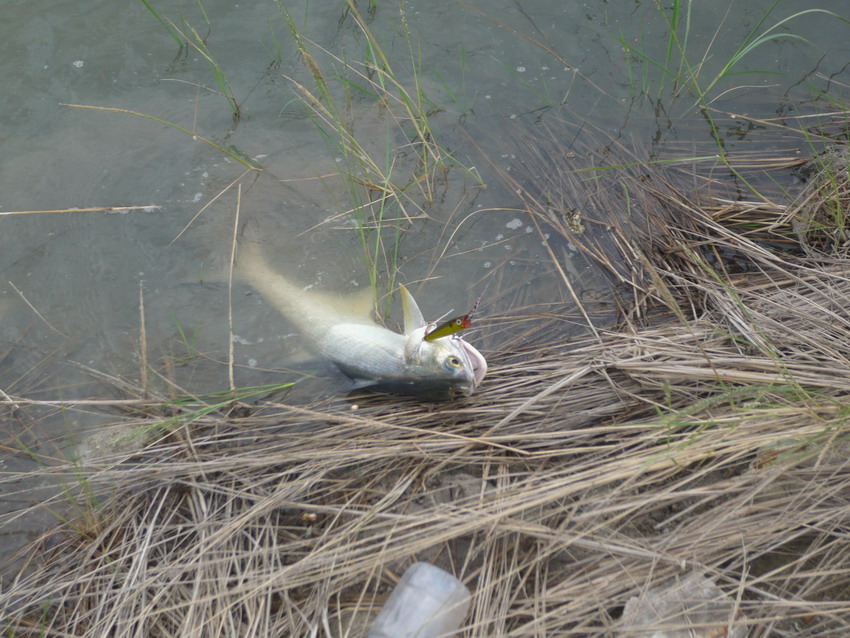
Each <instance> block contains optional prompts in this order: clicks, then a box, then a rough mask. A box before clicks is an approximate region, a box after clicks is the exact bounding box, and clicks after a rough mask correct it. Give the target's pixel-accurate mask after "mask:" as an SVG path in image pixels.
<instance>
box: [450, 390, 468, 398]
mask: <svg viewBox="0 0 850 638" xmlns="http://www.w3.org/2000/svg"><path fill="white" fill-rule="evenodd" d="M451 394H452V396H453V397H465V396H466V392H464V391H463V390H458V389H453V390H452V392H451Z"/></svg>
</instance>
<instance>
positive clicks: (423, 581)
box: [367, 563, 470, 638]
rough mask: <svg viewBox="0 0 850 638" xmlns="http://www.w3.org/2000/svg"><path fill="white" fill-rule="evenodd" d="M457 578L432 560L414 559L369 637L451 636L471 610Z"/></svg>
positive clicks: (431, 637) (465, 591)
mask: <svg viewBox="0 0 850 638" xmlns="http://www.w3.org/2000/svg"><path fill="white" fill-rule="evenodd" d="M469 601H470V595H469V590H468V589H467V588H466V586H465V585H464V584H463V583H462V582H460V581H459V580H458V579H457V578H455V577H454V576H452V575H451V574H449V573H448V572H445V571H443V570H442V569H440V568H439V567H435V566H434V565H431V564H430V563H414V564H413V565H411V566H410V567H409V568H408V569H407V571H406V572H404V576H402V577H401V580H400V581H398V585H396V587H395V589H394V590H393V592H392V594H390V597H389V598H388V599H387V602H386V603H384V606H383V607H382V608H381V611H380V612H378V615H377V617H376V618H375V622H373V623H372V627H371V628H370V629H369V634H368V636H367V638H449V637H450V636H454V635H455V633H456V632H457V630H458V628H459V627H460V625H461V623H462V622H463V620H464V618H466V612H467V611H469Z"/></svg>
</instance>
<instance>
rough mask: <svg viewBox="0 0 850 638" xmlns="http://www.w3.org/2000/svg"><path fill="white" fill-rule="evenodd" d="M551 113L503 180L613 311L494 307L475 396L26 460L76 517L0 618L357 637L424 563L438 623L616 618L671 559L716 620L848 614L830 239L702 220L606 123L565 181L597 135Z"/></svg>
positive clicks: (130, 630) (751, 627) (373, 403)
mask: <svg viewBox="0 0 850 638" xmlns="http://www.w3.org/2000/svg"><path fill="white" fill-rule="evenodd" d="M570 126H578V125H573V124H570V123H567V122H561V123H554V124H552V125H551V126H550V128H549V129H548V133H549V135H550V137H549V138H546V139H542V140H541V139H537V140H535V145H534V147H533V148H532V149H528V155H529V158H530V161H529V162H528V163H527V165H526V170H527V171H528V177H529V178H530V179H537V180H538V181H537V182H536V188H532V186H533V184H532V182H531V181H528V180H526V179H525V178H524V176H523V175H522V174H521V171H519V170H516V171H512V172H510V173H505V174H504V175H503V177H504V179H506V180H507V181H506V185H507V186H511V187H513V186H514V185H520V186H522V188H521V189H519V191H520V192H521V193H523V198H524V200H523V203H524V207H525V210H526V212H527V213H528V214H529V215H530V216H532V218H533V219H534V220H535V221H536V222H537V225H538V227H539V228H540V230H541V234H542V233H543V232H544V231H545V232H546V233H549V238H548V240H547V241H548V243H549V246H550V249H551V251H552V253H551V254H552V255H553V259H555V260H558V259H560V255H561V254H562V251H564V250H566V245H567V244H568V243H572V244H574V245H576V246H578V247H579V249H580V250H582V251H583V252H584V253H585V254H587V255H588V256H589V257H590V258H592V259H594V260H596V261H597V262H598V264H599V265H600V266H601V267H602V268H605V269H606V270H608V271H609V272H610V275H611V278H612V280H613V281H615V282H617V285H618V287H619V289H620V290H621V292H622V294H621V301H620V303H621V310H622V312H621V318H620V321H619V322H618V323H617V324H616V325H613V326H601V325H600V326H597V327H596V331H595V332H594V333H591V334H589V335H588V336H587V337H584V338H578V339H576V340H574V341H572V342H571V343H564V341H563V332H562V329H561V328H560V327H559V325H560V324H559V321H560V320H561V319H562V315H563V313H561V312H559V313H552V315H551V316H550V317H549V320H548V322H547V321H545V320H544V321H539V322H537V323H535V324H534V325H533V326H530V327H529V328H528V329H527V330H525V331H523V329H521V328H520V327H519V326H521V325H523V324H520V323H517V324H515V326H516V328H515V329H514V330H513V331H512V335H511V336H509V337H505V338H504V339H502V340H501V342H500V343H499V345H498V347H496V348H493V349H491V351H489V352H488V353H487V354H488V358H489V360H490V361H491V363H492V364H493V365H492V368H491V372H490V375H489V376H488V379H487V381H486V383H485V384H484V386H483V387H482V388H481V389H480V392H479V394H476V395H475V396H473V397H471V398H470V399H468V400H465V401H462V402H458V403H454V404H449V405H440V406H435V407H429V408H427V409H426V408H423V406H422V405H420V404H416V403H406V402H402V401H399V400H392V401H388V400H384V399H381V398H368V397H363V398H359V399H356V407H357V409H356V410H355V409H353V407H354V405H353V403H352V400H349V401H345V400H341V399H326V400H322V401H317V402H315V403H313V404H309V405H304V404H296V403H288V402H281V401H275V400H261V401H259V402H257V403H256V404H255V405H253V406H252V407H250V409H240V410H237V411H230V412H223V411H210V412H209V413H207V414H204V415H203V418H188V419H185V420H183V421H180V422H179V423H176V422H174V421H173V418H172V417H171V416H169V415H167V414H163V415H160V416H156V415H148V416H147V418H146V419H145V420H144V422H145V423H146V424H148V425H150V424H152V423H154V424H155V423H160V424H169V426H170V427H169V428H168V433H167V434H165V435H164V436H163V437H162V438H161V439H160V440H159V441H158V442H157V443H156V444H154V445H150V446H148V447H146V448H144V449H142V450H139V451H137V452H134V453H125V454H119V453H115V452H112V453H110V454H107V455H103V456H101V457H99V458H96V459H91V460H89V461H88V462H87V463H86V464H85V465H84V466H82V467H80V466H78V465H75V464H70V463H69V464H58V465H52V466H50V467H49V468H46V469H45V470H43V472H44V473H45V474H46V475H53V476H59V477H62V476H65V477H74V480H83V479H84V480H85V485H86V493H85V494H84V495H83V496H82V497H81V498H82V499H84V500H85V502H88V503H91V502H97V508H89V510H90V511H94V512H96V516H97V520H96V521H95V522H96V524H92V523H89V524H87V525H85V533H82V532H81V529H82V528H80V529H75V528H74V527H73V526H66V527H59V528H58V529H55V530H51V531H50V532H49V533H47V534H45V535H44V537H42V538H41V539H39V540H38V541H36V542H35V543H33V545H32V546H31V547H30V548H29V549H28V550H27V552H28V553H27V554H26V556H27V559H26V565H27V568H26V569H23V570H21V571H20V572H19V573H18V574H16V575H15V576H14V578H12V579H11V580H9V581H8V582H7V584H6V585H4V588H3V590H2V592H0V607H2V609H3V610H4V623H5V630H6V631H7V632H8V633H9V634H10V635H19V636H28V635H36V634H38V635H48V636H50V635H57V636H58V635H121V636H124V635H146V636H174V635H183V634H184V633H191V634H192V635H196V636H207V635H209V636H213V635H215V636H219V635H222V634H227V635H288V636H308V635H309V636H359V635H363V633H364V628H365V626H366V625H367V624H368V622H369V621H370V620H371V619H372V618H373V617H374V614H375V612H376V611H377V609H379V608H380V607H381V605H382V604H383V603H384V602H385V600H386V596H387V593H388V591H389V589H390V587H391V586H392V585H393V584H394V583H395V582H396V581H397V578H398V577H399V575H400V573H401V572H402V571H403V570H404V568H405V567H406V566H407V565H409V564H410V563H411V562H412V561H414V560H429V561H432V562H434V563H437V564H439V565H441V566H443V567H445V568H446V569H448V570H449V571H451V572H453V573H454V574H456V575H457V576H458V577H460V578H461V579H462V580H463V581H464V582H465V583H466V584H467V585H469V587H470V589H471V590H472V592H473V603H472V610H471V613H470V616H469V617H468V618H467V620H466V623H465V628H464V630H463V633H462V635H464V636H470V637H471V636H488V637H489V636H505V635H511V636H517V637H521V636H528V637H532V636H566V635H576V636H587V635H628V634H626V633H625V631H626V629H625V628H624V627H623V625H622V620H621V614H622V611H623V607H624V605H626V603H627V602H628V601H629V599H630V598H632V597H635V596H639V595H641V594H642V592H646V590H648V589H649V588H650V587H655V586H656V585H658V584H663V583H669V582H677V581H679V580H682V581H684V580H685V578H684V577H685V576H686V575H687V574H689V573H692V572H697V573H700V574H705V575H706V576H708V577H710V578H711V579H712V580H713V581H714V582H715V583H716V584H717V585H718V586H719V588H720V592H721V594H722V595H723V596H725V599H727V600H728V601H731V602H730V609H731V610H732V611H731V612H730V613H729V614H728V615H724V616H723V617H721V618H718V619H716V620H717V624H716V626H715V627H714V629H717V631H718V632H719V631H720V630H721V628H722V629H723V630H724V631H725V630H727V628H728V627H732V628H744V627H746V628H748V632H749V633H748V635H749V636H776V635H780V636H782V635H789V636H790V635H794V636H835V637H836V638H837V637H839V636H844V635H846V626H847V623H848V621H850V606H848V603H847V600H848V595H850V569H848V568H847V567H846V566H847V565H848V564H850V540H849V539H848V538H847V534H846V529H847V526H848V525H850V498H848V494H850V460H848V459H849V458H850V428H848V425H847V424H848V415H850V345H848V340H847V338H846V335H847V334H848V330H850V276H849V275H850V271H848V268H847V264H846V260H845V259H843V257H842V256H841V254H840V252H839V253H838V254H835V253H827V252H826V250H824V251H820V252H819V253H817V254H815V253H812V252H810V251H807V250H806V247H805V246H804V245H803V244H801V243H798V245H797V246H796V247H794V246H791V245H790V243H786V244H785V245H783V246H782V249H781V250H777V249H775V248H774V247H773V245H772V244H771V243H770V242H769V241H766V240H765V239H764V237H766V236H763V237H755V238H754V237H753V236H752V235H751V234H748V233H747V232H742V230H741V229H740V224H741V223H743V222H744V221H745V219H746V217H747V215H748V213H749V214H751V215H752V216H753V217H754V218H755V219H756V220H759V219H760V217H761V215H762V213H761V211H759V210H757V209H755V208H752V207H750V208H748V207H747V206H746V205H745V204H746V202H743V203H742V204H741V206H740V207H739V210H738V211H737V213H736V215H735V216H734V217H730V216H727V217H724V218H722V219H718V218H717V216H716V215H715V214H714V212H713V210H712V206H713V205H714V202H715V201H716V200H715V198H716V197H717V193H718V192H722V191H723V190H724V188H725V187H724V185H723V184H722V183H720V182H718V181H717V180H716V178H714V177H711V176H710V169H708V170H707V171H706V173H701V172H700V170H701V167H702V168H705V167H706V165H705V164H704V163H698V162H694V163H693V166H692V169H691V170H692V171H693V174H691V175H687V174H686V173H685V171H682V170H681V169H680V168H675V169H674V168H673V167H665V166H664V165H645V166H640V165H639V162H637V161H636V158H637V157H638V156H639V153H638V152H637V151H635V150H634V149H628V148H626V147H624V146H622V145H619V144H617V143H615V142H612V143H611V144H609V145H608V147H607V149H606V151H605V157H606V158H607V160H608V161H609V162H610V161H611V156H612V155H613V156H614V157H615V158H616V159H617V162H616V163H617V164H619V165H621V166H622V167H623V168H621V169H618V170H616V171H613V170H612V171H605V172H603V173H594V174H593V177H592V178H589V177H588V174H587V173H586V172H581V169H583V168H585V167H586V166H588V165H591V166H592V165H594V164H595V163H596V162H597V160H598V158H597V157H595V156H594V155H593V154H592V149H593V148H598V145H596V144H590V143H589V144H588V146H587V148H586V149H585V148H582V149H580V150H581V151H582V152H579V153H576V154H575V155H574V156H572V157H567V156H566V155H565V154H564V153H563V152H560V150H561V149H560V147H559V143H560V140H563V139H565V138H568V137H569V136H568V135H567V133H568V132H569V131H567V130H565V128H559V127H570ZM570 139H572V138H570ZM585 151H587V152H585ZM556 152H558V153H559V154H557V155H554V153H556ZM535 157H536V158H537V159H538V160H539V161H540V162H544V163H546V165H547V166H550V167H552V170H550V171H549V172H548V173H547V174H546V175H547V177H546V180H545V181H543V182H542V183H541V182H540V177H539V175H540V172H539V171H537V170H536V167H535V164H534V161H533V159H534V158H535ZM553 158H557V161H553ZM733 159H734V158H733ZM765 164H766V165H769V166H771V167H773V166H774V164H775V158H766V160H765ZM792 165H793V163H790V159H789V164H788V166H792ZM771 170H776V169H775V168H771ZM818 174H820V173H818ZM836 174H837V171H833V172H832V173H830V175H831V176H834V175H836ZM694 175H701V176H702V177H704V178H705V179H703V180H694V179H693V177H694ZM534 176H537V177H534ZM818 181H819V178H818V177H816V176H815V177H813V178H812V183H818ZM825 182H826V183H827V184H828V186H826V188H829V189H833V188H834V187H835V185H836V184H835V183H834V182H833V177H829V178H827V179H826V180H825ZM695 184H699V185H700V186H699V187H698V188H696V189H694V185H695ZM685 185H690V190H686V189H685ZM778 192H779V194H780V195H782V192H781V191H778ZM554 194H561V196H562V197H563V199H562V200H558V201H555V200H553V195H554ZM576 201H581V202H582V207H581V210H578V211H576V210H574V211H573V212H571V213H569V214H566V213H567V209H568V208H569V207H570V206H574V204H575V202H576ZM771 205H772V206H774V207H776V208H777V209H780V208H783V207H784V210H785V213H786V214H790V211H791V210H792V209H793V208H794V206H796V205H797V204H796V203H795V202H794V200H793V198H786V199H784V200H783V199H781V198H777V199H774V200H771ZM624 210H628V212H629V215H628V216H624V215H622V214H621V213H622V211H624ZM614 211H617V213H615V212H614ZM576 215H578V217H577V216H576ZM728 219H734V220H735V223H734V224H728V223H726V222H725V221H724V220H728ZM785 238H786V240H787V241H788V242H790V241H791V240H792V239H793V235H790V236H787V235H786V236H785ZM834 246H835V244H831V243H827V244H825V248H829V247H834ZM565 285H566V283H565ZM563 312H564V313H566V312H570V313H571V314H581V313H578V312H577V311H576V309H575V308H574V307H572V308H571V307H570V306H567V307H566V308H565V309H564V311H563ZM583 316H585V317H589V316H591V313H590V312H584V313H583ZM137 395H138V393H137V394H136V395H134V396H137ZM221 398H222V400H225V398H226V397H225V396H222V397H221ZM16 399H17V400H18V404H19V405H18V410H19V412H17V415H18V416H17V417H15V418H23V414H24V413H23V411H25V410H27V409H28V407H27V405H26V404H25V403H24V402H22V401H21V400H20V398H16V397H10V400H16ZM215 404H216V398H215V397H211V398H209V400H208V401H205V402H204V403H203V405H206V406H211V405H215ZM197 405H200V404H192V405H186V406H180V405H179V401H178V402H175V406H176V407H182V408H184V409H185V410H187V412H186V414H188V415H191V414H192V413H193V410H196V409H197ZM126 418H127V420H128V421H131V420H132V418H134V417H126ZM175 426H176V427H175ZM81 473H82V474H81ZM4 480H5V481H6V482H7V484H8V483H9V482H10V481H13V480H14V477H12V476H8V477H6V478H5V479H4ZM40 506H41V505H35V506H33V507H40ZM647 604H649V603H647ZM665 622H667V623H668V624H674V625H675V624H682V623H686V622H687V619H686V617H684V616H679V617H671V618H668V619H666V620H665ZM618 632H619V633H618ZM717 635H722V634H720V633H718V634H717ZM730 635H731V634H730Z"/></svg>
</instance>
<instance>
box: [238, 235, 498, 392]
mask: <svg viewBox="0 0 850 638" xmlns="http://www.w3.org/2000/svg"><path fill="white" fill-rule="evenodd" d="M237 273H238V274H239V276H240V277H241V278H242V279H244V280H245V281H246V282H247V283H249V284H250V285H251V286H252V287H253V288H255V289H256V290H257V291H258V292H260V294H262V295H263V297H265V299H266V300H267V301H269V302H270V303H271V304H272V305H273V306H274V307H275V308H276V309H277V310H278V311H279V312H280V313H281V314H282V315H283V316H284V317H286V318H287V319H288V320H289V321H291V322H292V323H293V325H295V327H296V328H297V329H298V331H299V332H300V333H301V335H302V336H303V337H305V339H306V340H307V341H308V342H309V343H310V345H311V346H312V347H313V349H315V350H316V351H318V352H319V353H320V354H322V355H323V356H325V357H327V358H328V359H330V360H331V361H332V362H333V363H335V364H336V365H337V367H339V369H340V370H342V371H343V372H344V373H345V374H346V375H348V376H349V377H350V378H351V379H353V380H354V381H355V384H356V387H360V388H369V389H372V390H376V391H378V392H386V393H390V394H402V395H407V396H413V397H416V398H419V399H422V400H424V401H449V400H452V399H456V398H458V397H463V396H469V395H470V394H472V393H473V392H474V391H475V389H476V388H477V387H478V386H479V385H480V384H481V381H482V379H484V375H485V374H486V373H487V362H486V360H485V359H484V357H483V356H482V355H481V353H480V352H478V350H476V349H475V348H474V347H473V346H471V345H470V344H468V343H467V342H466V341H464V340H463V339H462V338H461V337H460V335H457V334H455V335H451V336H448V337H442V338H439V339H434V340H433V341H425V340H424V336H425V334H426V333H427V332H428V331H429V329H431V330H432V329H433V328H434V324H428V323H426V321H425V320H424V319H423V317H422V312H421V311H420V310H419V306H418V305H417V304H416V301H415V300H414V299H413V295H411V294H410V292H408V290H407V288H405V287H404V286H399V288H400V291H401V299H402V307H403V309H404V334H399V333H397V332H393V331H392V330H388V329H387V328H384V327H383V326H379V325H378V324H376V323H375V322H374V321H372V320H371V319H370V318H368V317H367V316H366V315H365V314H364V315H362V316H361V315H360V313H357V312H355V311H353V309H352V308H351V307H346V304H345V303H344V301H343V300H341V299H339V298H336V299H334V298H332V297H330V296H328V295H323V294H317V293H308V292H306V291H304V290H303V289H300V288H298V287H297V286H295V285H293V284H292V283H290V282H289V281H287V280H286V278H284V277H283V276H282V275H281V274H280V273H278V272H277V271H275V270H274V269H273V268H272V267H271V266H269V264H268V263H267V262H266V261H265V259H264V258H263V256H262V255H261V254H260V253H259V251H258V250H257V249H256V248H246V249H245V250H243V251H241V252H240V253H239V258H238V270H237Z"/></svg>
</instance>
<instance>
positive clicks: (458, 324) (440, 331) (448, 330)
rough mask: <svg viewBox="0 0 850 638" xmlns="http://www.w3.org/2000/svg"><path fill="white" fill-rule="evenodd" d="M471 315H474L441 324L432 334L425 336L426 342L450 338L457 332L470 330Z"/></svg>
mask: <svg viewBox="0 0 850 638" xmlns="http://www.w3.org/2000/svg"><path fill="white" fill-rule="evenodd" d="M471 315H472V313H470V314H468V315H463V316H462V317H455V318H454V319H449V320H448V321H447V322H445V323H443V324H440V325H439V326H437V327H436V328H434V329H433V330H432V331H431V332H429V333H428V334H426V335H425V337H424V339H425V341H433V340H434V339H440V338H442V337H448V336H449V335H452V334H454V333H456V332H460V331H461V330H466V329H468V328H469V327H470V326H472V317H471Z"/></svg>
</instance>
